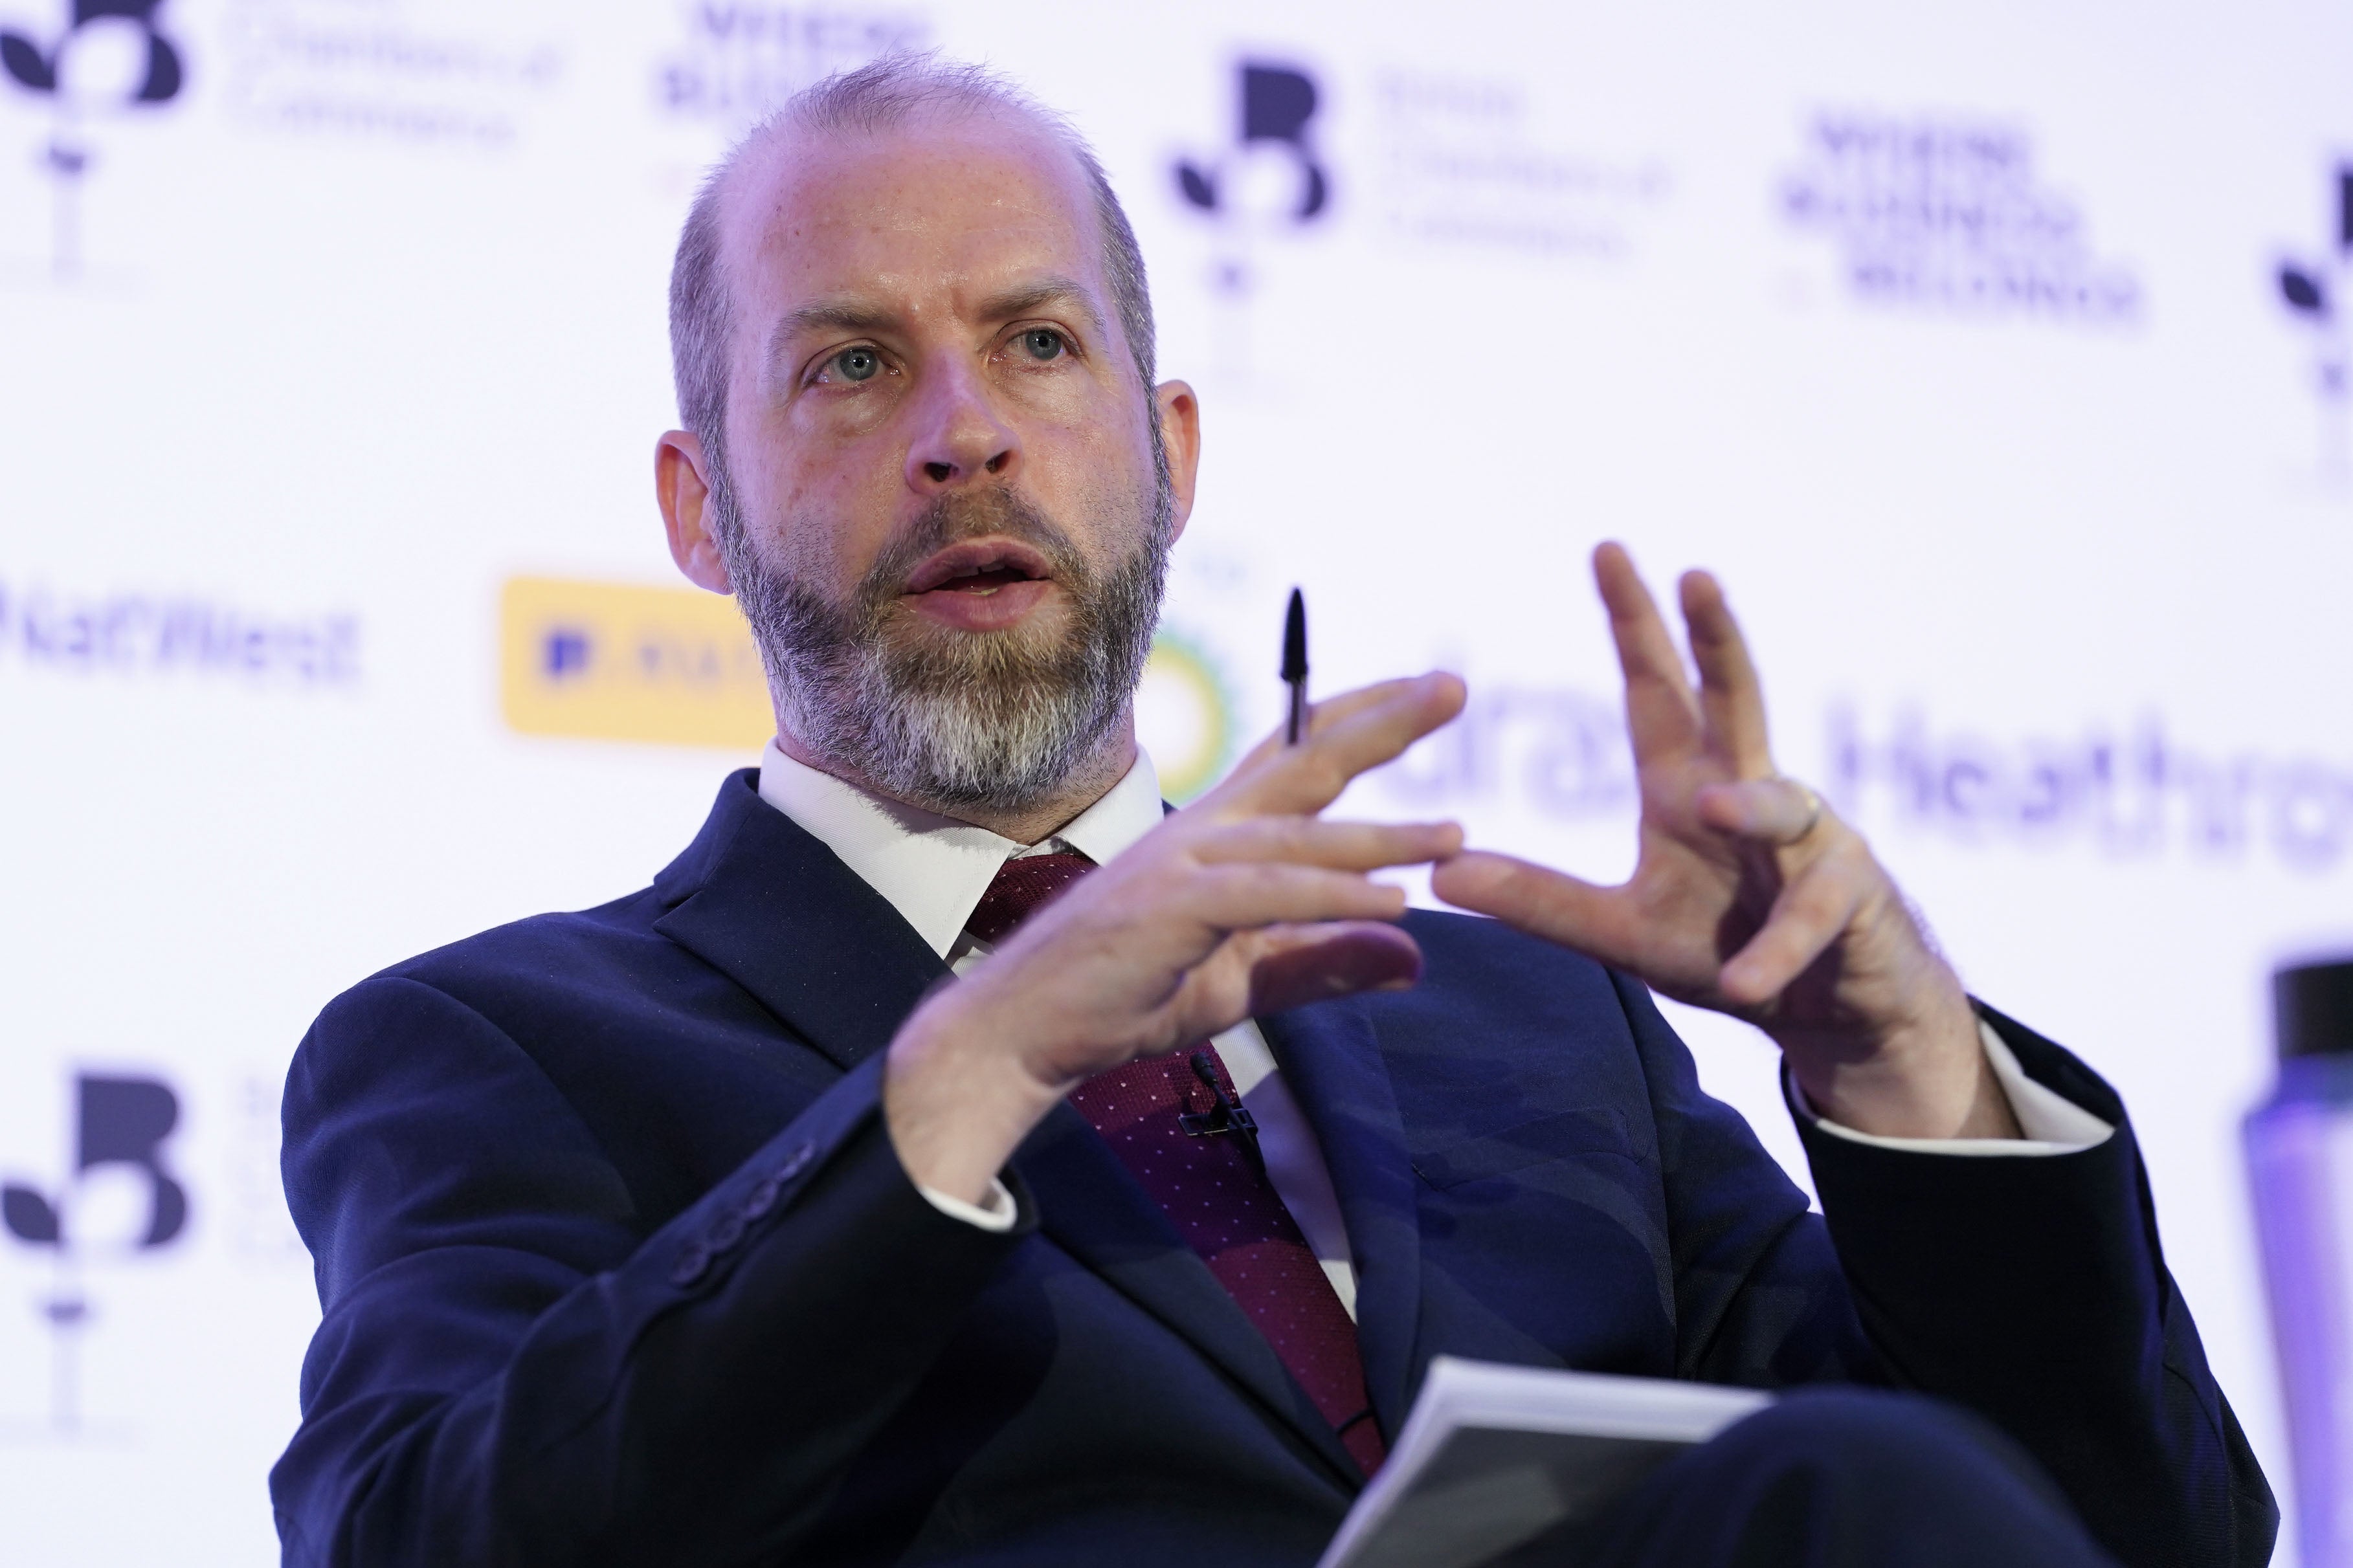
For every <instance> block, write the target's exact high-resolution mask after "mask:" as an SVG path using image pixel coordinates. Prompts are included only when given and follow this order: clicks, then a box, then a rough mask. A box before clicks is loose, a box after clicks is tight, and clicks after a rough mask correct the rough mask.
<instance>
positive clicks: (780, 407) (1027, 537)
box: [714, 116, 1190, 805]
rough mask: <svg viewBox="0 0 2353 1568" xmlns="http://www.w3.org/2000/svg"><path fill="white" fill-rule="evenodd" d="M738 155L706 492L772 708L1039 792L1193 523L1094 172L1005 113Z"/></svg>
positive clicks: (833, 756)
mask: <svg viewBox="0 0 2353 1568" xmlns="http://www.w3.org/2000/svg"><path fill="white" fill-rule="evenodd" d="M739 173H740V176H741V177H740V178H739V181H738V184H737V186H736V188H735V190H734V192H733V199H732V201H731V203H730V206H729V211H728V215H727V227H726V233H725V242H724V247H723V266H724V268H725V270H726V278H727V283H728V288H729V290H730V293H731V294H732V296H733V307H734V310H733V323H734V331H733V364H732V379H731V383H730V395H729V405H728V417H727V426H726V451H725V473H724V474H723V476H718V478H719V481H720V483H721V485H722V486H723V493H722V494H720V495H718V496H715V497H714V500H716V501H717V502H718V503H719V505H720V507H721V509H722V510H723V512H727V513H732V519H725V518H723V543H724V544H725V545H726V558H727V561H726V563H727V566H728V569H729V576H730V578H731V579H732V580H733V585H734V587H735V589H736V591H737V593H738V594H739V595H741V597H742V599H743V602H744V609H745V613H746V615H747V616H748V617H749V618H750V619H751V620H752V623H753V626H754V630H755V632H756V633H758V634H759V636H760V638H761V642H762V645H763V652H764V654H765V656H766V658H767V659H768V662H769V667H770V673H771V677H772V679H773V680H774V681H775V683H776V686H777V688H778V695H779V706H780V709H781V710H783V711H782V717H783V719H784V721H785V722H786V725H787V727H788V728H789V729H790V730H791V731H792V732H793V733H794V735H795V736H796V737H797V739H798V740H799V741H800V742H802V743H803V744H804V745H805V746H807V748H808V749H810V750H811V751H813V752H816V753H817V754H818V756H820V757H825V758H828V759H829V760H834V761H837V762H839V763H847V764H848V765H849V766H851V767H853V768H855V769H857V770H858V771H860V772H861V773H866V774H867V775H868V776H869V777H870V778H871V779H872V781H873V782H874V783H876V784H880V785H881V786H882V787H884V788H885V789H887V790H889V791H891V792H892V793H893V794H896V795H901V796H902V798H911V799H917V800H923V801H924V802H926V803H927V804H936V805H972V804H988V805H1018V804H1022V803H1023V801H1024V800H1025V799H1034V798H1036V797H1038V796H1039V795H1041V794H1043V793H1046V792H1049V791H1050V789H1051V788H1052V786H1053V785H1054V784H1058V783H1060V779H1061V777H1062V776H1063V775H1064V774H1066V773H1069V771H1070V770H1071V766H1072V765H1073V764H1074V763H1076V762H1077V761H1078V760H1079V758H1080V757H1081V756H1082V755H1083V754H1085V753H1087V752H1089V751H1090V750H1091V749H1092V748H1094V747H1096V746H1098V745H1099V744H1100V743H1101V742H1102V741H1103V737H1104V736H1105V735H1106V734H1107V733H1109V732H1110V731H1111V728H1112V726H1113V725H1114V724H1117V723H1119V722H1120V721H1123V720H1124V717H1125V714H1126V711H1127V700H1128V697H1129V695H1130V693H1131V692H1132V690H1133V688H1134V680H1135V678H1136V675H1137V673H1138V671H1139V670H1140V668H1141V664H1142V659H1143V656H1144V652H1145V647H1146V646H1147V644H1148V642H1149V638H1150V635H1151V630H1152V625H1153V622H1154V621H1155V619H1156V617H1157V613H1158V604H1159V591H1160V583H1161V577H1162V573H1163V570H1164V563H1165V556H1166V546H1167V543H1168V542H1169V539H1170V538H1171V537H1172V535H1173V533H1174V531H1175V530H1176V527H1178V526H1180V525H1181V521H1182V518H1181V511H1180V509H1179V505H1178V502H1177V499H1176V497H1175V496H1174V495H1173V494H1172V492H1171V489H1170V486H1169V483H1168V479H1167V476H1166V471H1165V469H1164V468H1162V467H1161V466H1160V465H1158V464H1156V463H1155V443H1154V433H1155V432H1154V423H1153V422H1154V420H1155V403H1154V401H1153V399H1152V398H1151V397H1150V396H1149V395H1147V394H1146V393H1145V389H1144V388H1143V387H1142V386H1141V385H1140V384H1139V383H1138V380H1137V376H1136V371H1135V366H1134V360H1133V359H1132V357H1131V355H1130V352H1129V348H1128V345H1127V343H1126V342H1125V340H1124V337H1123V336H1122V335H1121V333H1120V331H1119V324H1118V322H1117V321H1116V319H1115V317H1114V315H1113V308H1112V300H1111V296H1110V290H1109V288H1108V284H1107V280H1106V279H1105V278H1104V276H1103V246H1102V241H1101V236H1100V230H1099V227H1098V225H1097V222H1096V219H1095V216H1094V212H1093V208H1092V195H1091V193H1090V191H1089V188H1088V186H1087V184H1086V182H1085V178H1084V175H1083V174H1082V172H1081V170H1080V169H1079V168H1078V166H1077V164H1076V162H1075V160H1073V159H1072V158H1071V157H1070V155H1069V154H1068V153H1065V152H1064V151H1062V150H1061V149H1060V148H1059V147H1057V146H1055V145H1054V144H1053V143H1052V142H1050V141H1049V140H1048V139H1047V138H1045V137H1044V136H1043V135H1041V134H1040V133H1039V132H1037V131H1036V130H1034V129H1033V128H1030V127H1028V126H1025V125H1022V124H1020V123H1018V122H1016V121H1008V120H1004V119H999V118H997V117H994V116H976V117H972V118H968V119H958V120H952V121H944V122H941V123H934V124H923V123H918V124H916V125H914V126H913V127H910V128H908V129H905V130H902V131H899V132H891V133H888V134H886V135H883V136H880V137H862V136H851V137H846V138H838V139H837V138H829V139H814V138H793V139H788V140H786V141H784V142H780V143H778V144H776V145H773V146H771V147H770V148H768V149H766V150H765V151H764V153H762V154H760V155H759V156H758V157H757V158H756V160H755V161H754V163H751V164H750V165H748V166H746V167H745V168H744V169H743V170H741V171H740V172H739ZM1187 408H1188V412H1189V398H1187ZM1187 456H1188V457H1189V453H1188V454H1187ZM1189 477H1190V475H1189V463H1188V464H1187V475H1186V479H1187V481H1189ZM1185 488H1186V489H1187V490H1188V491H1189V482H1187V485H1186V487H1185ZM731 522H732V526H730V525H729V524H730V523H731ZM729 535H732V536H733V537H729Z"/></svg>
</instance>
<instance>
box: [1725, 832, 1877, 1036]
mask: <svg viewBox="0 0 2353 1568" xmlns="http://www.w3.org/2000/svg"><path fill="white" fill-rule="evenodd" d="M1862 894H1863V887H1862V882H1861V880H1860V879H1857V878H1856V877H1855V876H1854V875H1853V873H1852V871H1851V870H1850V869H1849V868H1846V867H1845V866H1843V865H1841V864H1840V863H1839V862H1838V861H1835V860H1829V859H1824V860H1817V861H1816V862H1814V864H1813V865H1811V866H1809V867H1807V868H1806V869H1805V870H1803V871H1801V872H1799V874H1798V875H1797V876H1796V877H1794V878H1792V879H1790V881H1789V883H1788V886H1786V887H1784V888H1783V889H1781V896H1780V897H1779V898H1778V899H1775V900H1773V908H1772V910H1771V911H1770V912H1769V913H1767V915H1766V917H1765V925H1764V927H1763V929H1762V930H1760V931H1757V934H1756V935H1755V936H1753V937H1750V938H1749V939H1748V944H1747V945H1746V947H1743V948H1742V949H1741V950H1740V951H1739V952H1736V953H1734V954H1733V955H1732V956H1731V957H1730V958H1729V959H1727V960H1726V961H1725V964H1724V967H1723V968H1722V969H1721V970H1719V971H1717V973H1716V977H1715V987H1716V989H1717V990H1718V991H1720V992H1722V993H1723V994H1724V995H1725V999H1726V1000H1727V1001H1731V1002H1736V1003H1738V1004H1740V1005H1743V1006H1751V1007H1753V1006H1757V1005H1761V1004H1763V1003H1767V1002H1770V1001H1771V1000H1772V999H1773V998H1774V997H1776V996H1778V995H1779V994H1781V993H1782V992H1783V991H1785V990H1787V989H1788V984H1789V983H1790V982H1791V981H1793V980H1795V979H1797V978H1798V976H1799V975H1800V974H1803V973H1805V972H1806V969H1807V966H1808V965H1810V964H1811V963H1813V962H1814V960H1816V959H1817V958H1820V956H1821V955H1822V952H1823V950H1824V949H1826V948H1828V947H1829V946H1830V944H1831V942H1835V941H1837V940H1838V937H1839V933H1840V932H1841V931H1845V930H1846V928H1847V923H1848V922H1849V921H1852V920H1853V919H1854V911H1855V910H1856V909H1857V908H1858V907H1859V906H1860V905H1861V903H1862Z"/></svg>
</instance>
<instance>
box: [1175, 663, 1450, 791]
mask: <svg viewBox="0 0 2353 1568" xmlns="http://www.w3.org/2000/svg"><path fill="white" fill-rule="evenodd" d="M1464 695H1465V691H1464V688H1463V685H1462V682H1461V679H1460V678H1458V677H1455V676H1451V675H1446V674H1431V675H1425V676H1421V677H1419V678H1418V679H1414V680H1410V681H1407V682H1405V683H1403V686H1402V688H1401V689H1396V690H1393V691H1392V692H1391V693H1390V694H1389V695H1388V696H1386V697H1384V698H1383V699H1381V700H1379V701H1377V702H1371V703H1367V704H1366V705H1364V706H1363V707H1361V708H1357V709H1355V710H1351V711H1349V712H1347V713H1345V715H1343V716H1341V717H1339V718H1337V719H1334V720H1330V721H1319V722H1318V723H1317V725H1316V727H1315V730H1314V733H1313V734H1311V735H1310V737H1309V738H1308V739H1306V740H1304V741H1302V742H1300V743H1299V744H1298V745H1296V746H1285V747H1282V749H1281V750H1280V751H1279V752H1275V753H1273V754H1271V755H1270V756H1267V757H1265V758H1263V759H1262V760H1261V762H1260V763H1259V764H1258V765H1257V766H1256V767H1255V768H1254V769H1253V770H1252V771H1251V772H1250V773H1249V774H1248V775H1243V774H1240V773H1237V774H1236V776H1235V777H1234V778H1233V779H1232V780H1231V781H1229V784H1230V785H1231V788H1230V792H1228V791H1225V790H1221V791H1220V792H1219V802H1218V807H1217V809H1218V812H1219V815H1227V814H1237V813H1265V814H1271V815H1276V816H1314V814H1315V813H1317V812H1319V811H1322V810H1323V809H1324V807H1325V806H1327V805H1331V804H1332V803H1333V802H1334V801H1335V800H1337V799H1338V798H1339V797H1340V792H1341V791H1343V790H1345V789H1346V788H1347V787H1348V785H1349V784H1351V783H1352V782H1354V781H1355V779H1356V777H1357V775H1358V774H1360V773H1365V772H1366V771H1367V770H1369V769H1372V768H1377V767H1378V766H1380V765H1381V764H1382V763H1387V762H1393V761H1395V760H1396V759H1397V758H1398V756H1399V755H1401V754H1402V753H1403V752H1404V751H1405V749H1406V748H1407V747H1408V746H1410V745H1412V744H1413V743H1414V742H1416V741H1419V740H1420V739H1421V738H1422V737H1423V736H1424V735H1427V734H1429V733H1430V731H1433V730H1436V729H1438V728H1440V726H1442V725H1444V724H1447V723H1449V722H1451V721H1452V720H1453V719H1454V717H1455V716H1456V715H1457V714H1459V713H1461V711H1462V700H1463V697H1464Z"/></svg>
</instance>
